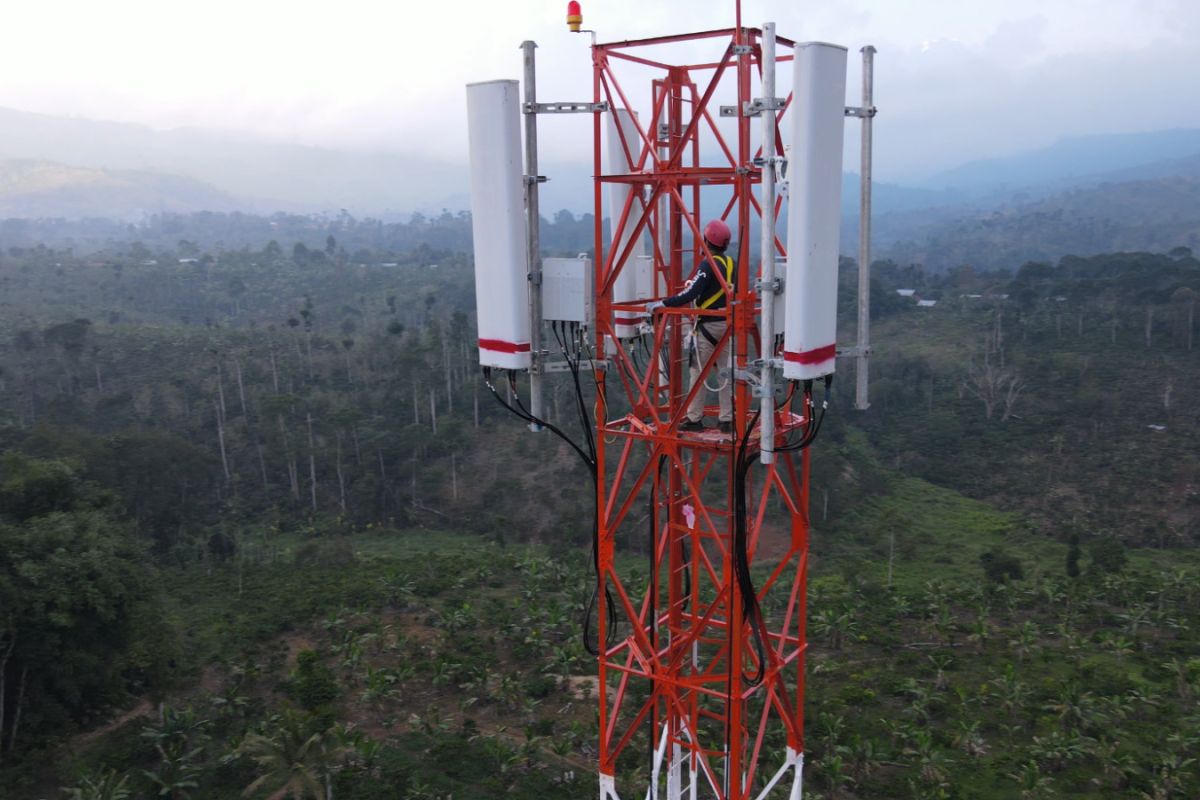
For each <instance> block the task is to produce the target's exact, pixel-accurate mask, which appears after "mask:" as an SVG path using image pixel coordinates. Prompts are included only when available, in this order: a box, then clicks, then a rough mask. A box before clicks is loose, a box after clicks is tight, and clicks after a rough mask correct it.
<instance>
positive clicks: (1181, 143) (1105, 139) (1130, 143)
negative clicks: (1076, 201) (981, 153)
mask: <svg viewBox="0 0 1200 800" xmlns="http://www.w3.org/2000/svg"><path fill="white" fill-rule="evenodd" d="M1198 153H1200V129H1194V128H1181V129H1176V130H1166V131H1151V132H1147V133H1128V134H1098V135H1093V136H1079V137H1074V138H1070V139H1063V140H1061V141H1059V142H1056V143H1054V144H1052V145H1050V146H1049V147H1044V148H1042V149H1040V150H1032V151H1029V152H1025V153H1019V154H1017V155H1013V156H1008V157H1004V158H988V159H982V160H979V161H972V162H970V163H967V164H963V165H962V166H959V167H955V168H954V169H950V170H946V171H945V172H940V173H938V174H936V175H934V176H933V177H931V178H929V179H928V180H926V181H924V182H923V183H922V185H923V186H924V187H926V188H930V189H951V190H959V191H967V192H973V193H976V194H979V193H987V192H994V191H996V190H998V189H1004V188H1008V189H1016V188H1019V187H1022V186H1036V185H1040V184H1047V183H1060V182H1063V181H1070V180H1072V179H1078V178H1081V177H1083V176H1088V175H1096V174H1099V173H1107V172H1113V171H1115V170H1123V169H1129V168H1135V167H1140V166H1144V165H1149V164H1155V163H1158V162H1163V161H1169V160H1173V159H1179V158H1185V157H1187V156H1192V155H1196V154H1198Z"/></svg>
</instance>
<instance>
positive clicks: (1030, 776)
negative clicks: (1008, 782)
mask: <svg viewBox="0 0 1200 800" xmlns="http://www.w3.org/2000/svg"><path fill="white" fill-rule="evenodd" d="M1008 777H1010V778H1012V779H1013V780H1014V781H1016V782H1017V787H1018V788H1019V789H1020V790H1021V800H1042V798H1046V797H1051V796H1052V793H1051V790H1050V779H1049V778H1047V777H1046V776H1045V775H1043V774H1042V770H1041V768H1040V767H1039V766H1038V764H1037V762H1036V761H1029V762H1028V763H1026V764H1025V766H1023V767H1021V769H1019V770H1017V771H1016V772H1010V773H1009V774H1008Z"/></svg>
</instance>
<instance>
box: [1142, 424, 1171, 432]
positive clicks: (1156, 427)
mask: <svg viewBox="0 0 1200 800" xmlns="http://www.w3.org/2000/svg"><path fill="white" fill-rule="evenodd" d="M1146 427H1147V428H1149V429H1150V430H1152V431H1154V432H1155V433H1162V432H1163V431H1165V430H1166V429H1167V426H1166V425H1147V426H1146Z"/></svg>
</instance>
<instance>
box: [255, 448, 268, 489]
mask: <svg viewBox="0 0 1200 800" xmlns="http://www.w3.org/2000/svg"><path fill="white" fill-rule="evenodd" d="M254 449H255V450H257V451H258V471H259V472H261V473H262V482H263V491H264V492H269V491H271V482H270V481H268V480H267V461H266V459H265V458H263V446H262V440H261V439H259V438H258V437H255V439H254Z"/></svg>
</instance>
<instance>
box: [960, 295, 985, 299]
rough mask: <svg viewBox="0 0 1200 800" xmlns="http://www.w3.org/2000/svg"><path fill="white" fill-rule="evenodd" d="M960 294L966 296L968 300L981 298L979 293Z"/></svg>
mask: <svg viewBox="0 0 1200 800" xmlns="http://www.w3.org/2000/svg"><path fill="white" fill-rule="evenodd" d="M961 296H962V297H965V298H967V299H968V300H980V299H982V298H983V295H981V294H964V295H961Z"/></svg>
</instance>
